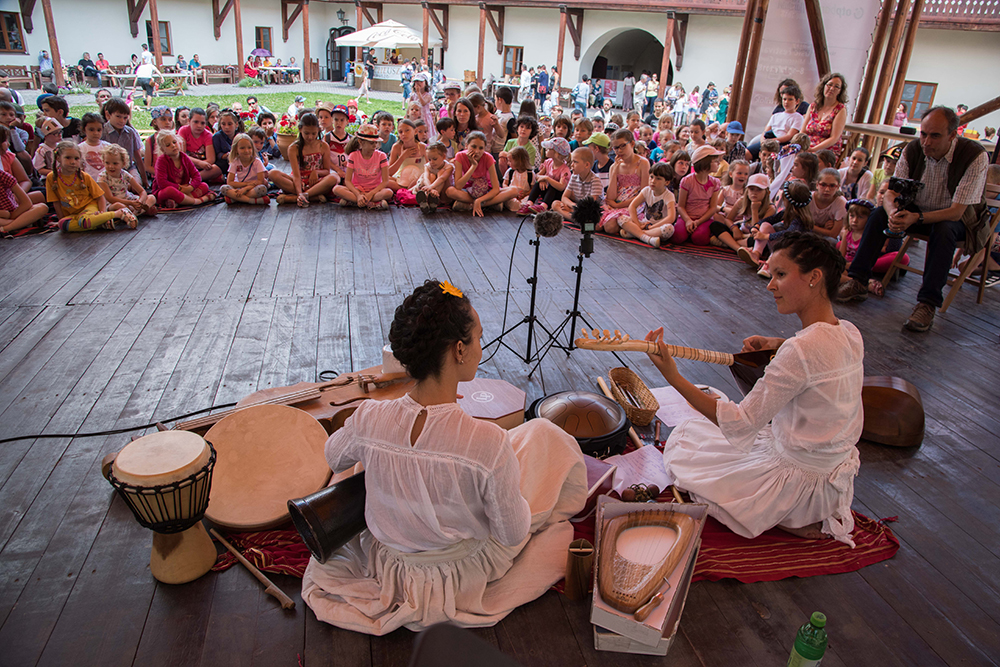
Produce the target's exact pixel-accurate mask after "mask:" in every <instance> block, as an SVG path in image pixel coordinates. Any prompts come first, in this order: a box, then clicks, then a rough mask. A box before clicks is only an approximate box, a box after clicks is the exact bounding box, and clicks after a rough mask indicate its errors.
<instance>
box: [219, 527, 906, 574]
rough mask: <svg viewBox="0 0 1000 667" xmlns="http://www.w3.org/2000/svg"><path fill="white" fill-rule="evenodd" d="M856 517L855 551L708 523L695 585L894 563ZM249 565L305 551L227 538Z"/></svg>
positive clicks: (295, 570)
mask: <svg viewBox="0 0 1000 667" xmlns="http://www.w3.org/2000/svg"><path fill="white" fill-rule="evenodd" d="M888 521H891V519H890V520H886V521H875V520H872V519H869V518H868V517H866V516H865V515H863V514H858V513H857V512H854V533H853V536H854V542H855V544H857V546H856V547H855V548H854V549H851V548H850V547H848V546H846V545H844V544H841V543H840V542H837V541H836V540H806V539H802V538H799V537H795V536H793V535H789V534H788V533H785V532H784V531H781V530H777V529H775V530H770V531H768V532H766V533H764V534H763V535H760V536H759V537H757V538H755V539H752V540H748V539H746V538H743V537H740V536H739V535H736V534H735V533H733V532H732V531H730V530H729V529H728V528H726V527H725V526H723V525H722V524H721V523H719V522H718V521H716V520H714V519H711V518H710V519H709V520H708V523H706V524H705V530H704V532H703V533H702V538H701V540H702V541H701V552H700V553H699V554H698V562H697V564H696V566H695V572H694V580H695V581H699V580H702V579H707V580H709V581H718V580H720V579H736V580H738V581H741V582H743V583H753V582H757V581H777V580H779V579H786V578H788V577H815V576H818V575H821V574H841V573H843V572H854V571H855V570H860V569H861V568H863V567H866V566H868V565H872V564H874V563H878V562H880V561H883V560H886V559H889V558H892V556H893V555H894V554H895V553H896V551H898V550H899V540H898V539H896V536H895V535H893V533H892V531H891V530H890V529H889V527H888V526H886V525H885V524H886V523H888ZM575 528H576V534H575V535H574V537H575V538H585V539H588V540H590V541H591V542H593V541H594V519H593V517H591V518H590V519H588V520H587V521H584V522H582V523H579V524H576V525H575ZM227 539H228V540H229V541H230V542H231V543H232V545H233V546H234V547H236V548H237V549H238V550H240V551H241V552H243V555H244V556H245V557H246V559H247V560H249V561H250V562H251V563H253V564H254V565H256V566H257V567H258V568H260V569H261V570H263V571H264V572H273V573H276V574H289V575H292V576H295V577H300V578H301V577H302V574H303V573H304V572H305V569H306V563H308V562H309V550H308V549H306V546H305V544H303V543H302V539H301V538H300V537H299V534H298V533H297V532H296V531H294V530H268V531H262V532H259V533H233V534H231V535H229V536H228V537H227ZM235 564H236V559H235V558H234V557H233V556H232V554H230V553H229V552H228V551H226V552H224V553H223V554H221V555H220V556H219V560H218V561H217V562H216V563H215V567H213V568H212V569H213V570H215V571H217V572H221V571H223V570H227V569H229V568H230V567H232V566H233V565H235Z"/></svg>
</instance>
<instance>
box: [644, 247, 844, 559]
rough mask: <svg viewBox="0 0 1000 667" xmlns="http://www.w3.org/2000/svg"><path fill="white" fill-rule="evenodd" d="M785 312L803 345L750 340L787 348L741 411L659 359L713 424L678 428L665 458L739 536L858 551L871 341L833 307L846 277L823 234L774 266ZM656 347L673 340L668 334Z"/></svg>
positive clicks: (656, 336) (653, 336)
mask: <svg viewBox="0 0 1000 667" xmlns="http://www.w3.org/2000/svg"><path fill="white" fill-rule="evenodd" d="M768 261H769V263H770V265H771V275H772V276H773V277H772V278H771V281H770V282H769V283H768V286H767V288H768V289H769V290H770V291H771V293H772V294H773V295H774V299H775V304H776V305H777V308H778V312H779V313H782V314H785V315H790V314H795V315H797V316H798V317H799V320H800V321H801V323H802V329H801V330H800V331H799V332H798V333H796V334H795V336H793V337H792V338H789V339H787V340H785V339H781V338H764V337H762V336H751V337H750V338H747V339H746V340H745V341H744V342H743V343H744V348H743V349H744V350H747V351H749V350H760V349H774V348H778V352H777V354H775V356H774V359H772V360H771V362H770V363H769V364H768V366H767V370H766V372H765V373H764V377H763V378H761V379H760V380H758V381H757V384H756V385H755V386H754V388H753V390H751V391H750V393H749V394H747V395H746V397H745V398H744V399H743V400H742V401H741V402H740V403H738V404H737V403H733V402H732V401H729V400H725V399H721V400H718V401H716V400H715V399H714V398H712V397H709V396H706V395H705V394H704V393H702V392H701V391H700V390H699V389H697V388H696V387H695V386H694V385H693V384H691V383H690V382H688V381H687V380H685V379H684V378H683V377H681V375H680V374H679V373H678V372H677V365H676V364H675V363H674V360H673V358H671V357H670V356H661V355H658V354H657V355H650V359H651V360H652V361H653V363H654V364H655V365H656V367H657V368H658V369H659V370H660V372H661V373H663V377H664V378H666V380H667V382H669V383H670V384H671V385H672V386H673V387H674V388H676V389H677V390H678V391H679V392H680V393H681V395H683V396H684V398H685V399H687V401H688V402H689V403H691V405H693V406H694V407H695V409H697V410H698V412H700V413H701V414H702V415H704V417H698V418H695V419H691V420H688V421H686V422H683V423H681V424H680V425H678V426H677V427H676V428H675V429H674V431H673V432H672V433H671V434H670V438H669V439H668V440H667V444H666V446H665V448H664V450H663V452H664V453H663V459H664V463H665V465H666V467H667V469H668V470H669V471H670V472H671V473H673V475H674V476H675V477H676V479H677V486H678V487H680V488H682V489H684V490H686V491H688V492H690V494H691V497H692V498H693V499H694V500H696V501H697V502H702V503H705V504H707V505H708V507H709V514H711V515H712V516H714V517H715V518H716V519H718V520H719V521H721V522H722V523H724V524H725V525H726V526H728V527H729V528H730V529H732V531H733V532H735V533H736V534H738V535H742V536H743V537H747V538H753V537H756V536H757V535H760V534H761V533H763V532H764V531H766V530H769V529H770V528H774V527H775V526H777V527H779V528H782V529H784V530H786V531H788V532H790V533H793V534H795V535H799V536H802V537H808V538H812V539H818V538H821V537H826V536H832V537H834V538H836V539H837V540H839V541H841V542H844V543H845V544H848V545H850V546H852V547H853V546H854V542H853V540H852V539H851V531H852V530H853V529H854V519H853V517H852V515H851V501H852V499H853V497H854V477H855V476H856V475H857V473H858V467H859V465H860V460H859V458H858V450H857V447H855V445H856V443H857V441H858V438H859V437H860V436H861V428H862V424H863V414H862V406H861V388H862V384H863V382H864V367H863V361H864V343H863V342H862V340H861V334H860V333H859V332H858V329H857V328H856V327H855V326H854V325H853V324H851V323H850V322H848V321H846V320H838V319H837V317H836V316H835V315H834V313H833V307H832V305H831V300H832V298H833V296H834V295H835V294H836V291H837V283H838V281H839V276H840V275H841V272H842V271H843V269H844V260H843V258H842V257H841V255H840V253H839V252H837V250H836V249H835V248H833V246H832V245H831V244H830V243H828V242H827V241H826V240H824V239H823V238H822V237H820V236H817V235H815V234H812V233H799V232H789V233H787V234H784V235H783V236H781V237H780V238H779V239H778V240H777V241H776V242H775V246H774V253H773V254H772V255H771V258H770V259H769V260H768ZM646 339H647V340H656V341H659V342H662V340H663V329H662V328H660V329H657V330H656V331H653V332H650V334H649V335H648V336H647V337H646Z"/></svg>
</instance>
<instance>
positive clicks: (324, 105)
mask: <svg viewBox="0 0 1000 667" xmlns="http://www.w3.org/2000/svg"><path fill="white" fill-rule="evenodd" d="M334 108H335V107H334V104H333V102H317V103H316V113H319V112H320V111H326V112H327V113H329V114H332V113H333V110H334Z"/></svg>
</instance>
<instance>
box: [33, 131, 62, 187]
mask: <svg viewBox="0 0 1000 667" xmlns="http://www.w3.org/2000/svg"><path fill="white" fill-rule="evenodd" d="M39 131H40V132H41V133H42V137H44V139H42V143H40V144H39V145H38V149H37V150H36V151H35V157H33V158H32V159H31V164H32V165H33V166H34V167H35V169H36V170H37V171H38V173H39V175H41V177H42V178H45V177H46V176H48V175H49V174H50V173H52V171H53V170H54V169H55V168H56V154H55V148H56V144H58V143H59V142H60V141H62V125H60V124H59V123H58V122H57V121H56V120H55V119H54V118H46V119H45V120H43V121H42V126H41V128H39Z"/></svg>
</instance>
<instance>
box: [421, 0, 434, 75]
mask: <svg viewBox="0 0 1000 667" xmlns="http://www.w3.org/2000/svg"><path fill="white" fill-rule="evenodd" d="M422 8H423V10H424V42H423V44H421V45H420V57H421V58H422V59H423V61H424V62H427V42H428V41H430V38H431V17H430V10H429V9H428V8H427V3H426V2H425V3H424V4H423V5H422ZM428 67H429V64H428Z"/></svg>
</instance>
